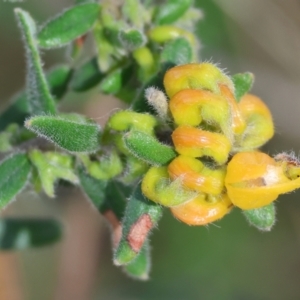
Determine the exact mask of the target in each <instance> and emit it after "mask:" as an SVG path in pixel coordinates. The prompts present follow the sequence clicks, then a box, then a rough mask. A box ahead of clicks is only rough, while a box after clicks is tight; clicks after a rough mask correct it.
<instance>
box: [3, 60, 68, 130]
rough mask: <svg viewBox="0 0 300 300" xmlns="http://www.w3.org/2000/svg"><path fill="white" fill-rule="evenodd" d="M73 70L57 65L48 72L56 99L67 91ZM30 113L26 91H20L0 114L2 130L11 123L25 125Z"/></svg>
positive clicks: (50, 85)
mask: <svg viewBox="0 0 300 300" xmlns="http://www.w3.org/2000/svg"><path fill="white" fill-rule="evenodd" d="M71 73H72V72H71V70H70V68H69V67H68V66H66V65H60V66H56V67H54V68H53V69H51V70H50V71H49V72H47V73H46V80H47V82H48V84H49V87H50V91H51V94H52V95H53V96H54V97H55V100H58V99H60V98H61V97H62V96H63V95H64V94H65V92H66V90H67V86H68V83H69V79H70V78H71ZM29 114H30V107H29V104H28V99H27V96H26V93H25V92H21V93H19V94H18V95H17V96H16V98H14V99H12V101H11V103H10V104H9V105H8V106H7V108H6V109H5V110H4V111H3V112H1V114H0V130H3V129H4V128H5V127H6V126H8V125H9V124H10V123H17V124H19V125H23V123H24V121H25V119H26V118H27V117H28V116H29Z"/></svg>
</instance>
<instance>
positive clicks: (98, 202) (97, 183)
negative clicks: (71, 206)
mask: <svg viewBox="0 0 300 300" xmlns="http://www.w3.org/2000/svg"><path fill="white" fill-rule="evenodd" d="M77 174H78V177H79V180H80V185H81V187H82V189H83V191H84V193H85V194H86V195H87V198H88V199H90V200H91V202H92V203H93V204H94V206H95V207H96V208H97V209H98V208H99V207H101V206H102V205H103V204H104V202H105V196H106V195H105V189H106V186H107V180H99V179H96V178H94V177H92V176H91V175H89V174H88V173H87V172H86V170H85V168H84V167H83V166H78V167H77Z"/></svg>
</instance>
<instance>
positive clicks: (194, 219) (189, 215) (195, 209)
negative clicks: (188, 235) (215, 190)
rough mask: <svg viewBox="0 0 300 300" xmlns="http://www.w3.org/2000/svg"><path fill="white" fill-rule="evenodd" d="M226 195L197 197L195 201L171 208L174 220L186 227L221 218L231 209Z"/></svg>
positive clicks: (204, 223)
mask: <svg viewBox="0 0 300 300" xmlns="http://www.w3.org/2000/svg"><path fill="white" fill-rule="evenodd" d="M231 207H232V203H231V202H230V199H229V198H228V196H227V195H221V196H219V197H212V196H207V195H199V196H197V197H196V198H195V199H193V200H191V201H189V202H187V203H185V204H182V205H179V206H176V207H172V208H171V212H172V214H173V215H174V217H175V218H177V219H179V220H180V221H182V222H184V223H186V224H188V225H206V224H209V223H211V222H214V221H217V220H219V219H221V218H223V217H224V216H225V215H226V214H227V213H228V212H229V211H230V209H231Z"/></svg>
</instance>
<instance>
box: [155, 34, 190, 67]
mask: <svg viewBox="0 0 300 300" xmlns="http://www.w3.org/2000/svg"><path fill="white" fill-rule="evenodd" d="M192 58H193V49H192V46H191V44H190V43H189V42H188V41H187V40H186V39H185V38H178V39H175V40H172V41H170V42H168V43H167V44H166V45H165V47H164V49H163V51H162V53H161V61H162V62H166V63H170V64H175V65H183V64H188V63H190V62H191V61H192Z"/></svg>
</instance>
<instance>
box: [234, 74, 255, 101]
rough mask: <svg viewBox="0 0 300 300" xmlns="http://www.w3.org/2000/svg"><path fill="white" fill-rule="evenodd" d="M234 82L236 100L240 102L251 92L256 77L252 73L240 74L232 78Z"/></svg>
mask: <svg viewBox="0 0 300 300" xmlns="http://www.w3.org/2000/svg"><path fill="white" fill-rule="evenodd" d="M232 81H233V84H234V87H235V98H236V100H237V102H239V101H240V100H241V98H242V97H243V96H244V95H245V94H247V93H248V92H249V91H250V90H251V88H252V85H253V81H254V75H253V74H252V73H238V74H235V75H233V76H232Z"/></svg>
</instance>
